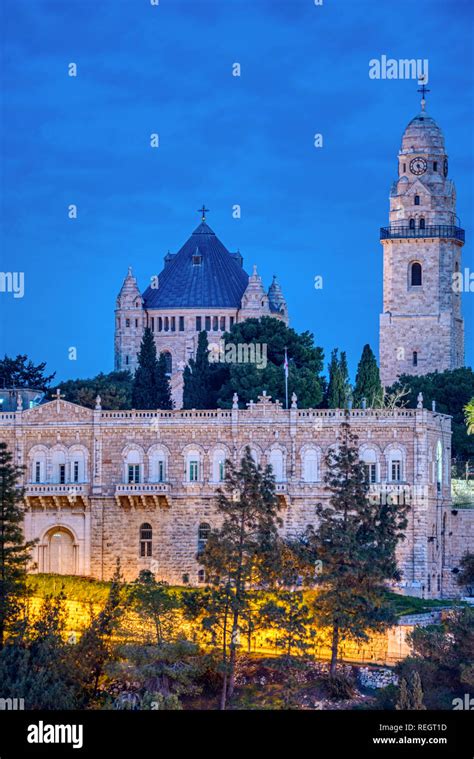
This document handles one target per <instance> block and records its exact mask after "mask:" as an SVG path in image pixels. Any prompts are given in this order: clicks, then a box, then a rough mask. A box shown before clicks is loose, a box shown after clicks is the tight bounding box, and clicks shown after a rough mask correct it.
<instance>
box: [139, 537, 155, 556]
mask: <svg viewBox="0 0 474 759" xmlns="http://www.w3.org/2000/svg"><path fill="white" fill-rule="evenodd" d="M151 545H152V543H151V540H140V556H141V557H145V556H151Z"/></svg>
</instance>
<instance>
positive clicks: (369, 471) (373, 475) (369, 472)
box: [365, 464, 377, 484]
mask: <svg viewBox="0 0 474 759" xmlns="http://www.w3.org/2000/svg"><path fill="white" fill-rule="evenodd" d="M365 477H366V480H367V482H369V483H370V484H372V483H374V482H377V464H365Z"/></svg>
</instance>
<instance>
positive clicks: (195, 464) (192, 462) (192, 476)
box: [186, 450, 201, 482]
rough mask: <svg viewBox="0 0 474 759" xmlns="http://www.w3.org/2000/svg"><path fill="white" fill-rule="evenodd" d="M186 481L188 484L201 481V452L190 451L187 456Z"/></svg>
mask: <svg viewBox="0 0 474 759" xmlns="http://www.w3.org/2000/svg"><path fill="white" fill-rule="evenodd" d="M186 479H187V481H188V482H200V480H201V456H200V454H199V451H196V450H190V451H188V452H187V454H186Z"/></svg>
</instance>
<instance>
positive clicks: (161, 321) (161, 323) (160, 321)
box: [158, 316, 163, 332]
mask: <svg viewBox="0 0 474 759" xmlns="http://www.w3.org/2000/svg"><path fill="white" fill-rule="evenodd" d="M162 331H163V319H162V318H161V316H159V317H158V332H162Z"/></svg>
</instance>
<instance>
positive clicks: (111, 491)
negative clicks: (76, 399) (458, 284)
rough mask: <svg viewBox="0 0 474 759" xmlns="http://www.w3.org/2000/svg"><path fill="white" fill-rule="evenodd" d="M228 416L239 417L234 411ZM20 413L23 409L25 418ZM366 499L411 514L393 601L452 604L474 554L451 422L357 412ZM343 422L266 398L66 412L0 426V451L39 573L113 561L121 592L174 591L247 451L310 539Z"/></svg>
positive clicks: (420, 412)
mask: <svg viewBox="0 0 474 759" xmlns="http://www.w3.org/2000/svg"><path fill="white" fill-rule="evenodd" d="M234 405H236V404H234ZM20 406H21V404H20ZM348 413H349V415H350V423H351V426H352V428H353V430H354V431H355V432H356V433H357V435H358V436H359V444H360V456H361V459H362V460H363V461H364V462H365V463H366V464H367V466H368V467H369V471H370V472H371V479H372V480H373V484H372V485H371V490H372V493H373V497H377V498H379V497H386V496H387V492H388V493H390V494H392V495H391V496H390V497H397V498H405V499H408V502H409V503H410V505H411V509H410V512H409V524H408V528H407V530H406V539H405V541H403V542H402V543H401V544H400V546H399V550H398V559H399V565H400V568H401V570H402V574H403V579H402V582H401V585H400V588H401V590H402V592H406V593H410V594H416V595H422V596H425V597H433V598H436V597H440V596H443V595H454V594H456V593H457V589H456V587H455V585H454V583H453V573H452V570H453V569H455V568H456V567H457V566H458V563H459V559H460V558H461V555H462V553H463V552H464V551H465V549H466V548H467V547H469V546H470V547H471V550H472V545H473V542H474V535H473V529H474V510H465V511H464V512H463V513H461V510H459V511H458V512H457V513H456V514H454V512H453V511H452V504H451V495H450V465H449V462H450V458H451V456H450V446H451V442H450V439H451V423H450V417H447V416H444V415H442V414H438V413H435V412H432V411H427V410H426V409H423V408H418V409H398V410H394V411H387V410H376V409H360V410H359V409H353V410H351V411H350V412H348ZM343 420H344V412H343V411H340V410H337V409H320V410H313V409H305V410H303V409H301V410H300V409H298V408H297V405H296V400H295V398H293V404H292V407H291V408H290V409H289V410H284V409H283V408H282V407H281V404H279V403H276V404H273V403H271V401H270V399H269V398H268V397H267V396H266V395H262V396H260V398H259V400H258V402H256V403H252V404H250V406H249V408H248V409H246V410H241V409H238V408H236V407H234V408H232V409H228V410H220V409H217V410H216V409H214V410H207V411H206V410H203V411H195V410H190V411H185V410H174V411H159V410H153V411H133V410H131V411H104V410H102V409H101V408H100V403H99V404H98V406H97V408H96V409H95V410H91V409H87V408H83V407H81V406H78V405H75V404H72V403H69V402H66V401H63V400H62V399H61V398H60V397H58V398H56V399H54V400H52V401H50V402H48V403H45V404H42V405H40V406H37V407H36V408H32V409H26V410H21V408H20V409H19V410H17V411H16V412H8V413H1V414H0V439H1V440H4V441H5V442H6V443H7V444H8V447H9V448H10V450H12V451H13V452H14V457H15V463H16V464H17V465H19V466H24V467H25V474H24V483H23V484H24V487H25V503H26V515H25V534H26V538H27V539H28V540H30V539H37V540H38V544H37V546H36V547H35V556H34V560H35V563H36V569H37V570H39V571H42V572H48V571H56V572H59V573H65V574H80V575H87V576H93V577H96V578H98V579H109V578H110V577H111V575H112V573H113V570H114V566H115V562H116V559H117V557H119V558H120V560H121V566H122V571H123V574H124V576H125V578H126V579H128V580H132V579H134V578H135V577H136V576H137V575H138V572H139V571H140V570H141V569H145V568H149V569H151V570H152V571H153V572H154V573H155V575H156V576H157V577H158V578H160V579H163V580H166V581H168V582H170V583H177V584H182V583H183V582H189V583H191V584H197V583H198V582H200V581H203V579H204V578H203V576H202V574H200V566H199V563H198V562H197V560H196V554H197V551H198V547H199V545H200V544H201V545H202V544H203V542H204V541H205V539H206V534H207V531H208V529H209V527H211V528H212V527H215V526H217V524H218V515H217V513H216V508H215V500H214V499H215V493H216V488H217V487H218V486H219V482H220V480H221V477H222V474H223V467H224V462H225V459H227V458H228V459H231V460H233V461H235V462H238V461H239V460H240V457H241V456H242V453H243V451H244V449H245V446H247V445H248V446H250V447H251V449H252V452H253V455H254V457H255V459H256V460H257V461H258V462H259V463H261V464H266V463H271V465H272V467H273V470H274V473H275V477H276V488H277V492H278V497H279V501H280V506H281V516H282V518H283V521H284V526H283V528H282V531H283V533H285V534H287V535H296V534H298V533H301V532H302V531H303V530H304V529H305V528H306V526H307V525H309V524H312V525H314V526H316V525H317V521H316V514H315V506H316V504H317V503H319V502H324V500H325V499H327V497H328V493H327V491H326V490H325V487H324V484H323V478H324V455H325V453H326V452H327V450H328V448H329V447H330V446H334V445H337V442H338V437H339V433H340V425H341V423H342V422H343Z"/></svg>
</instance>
